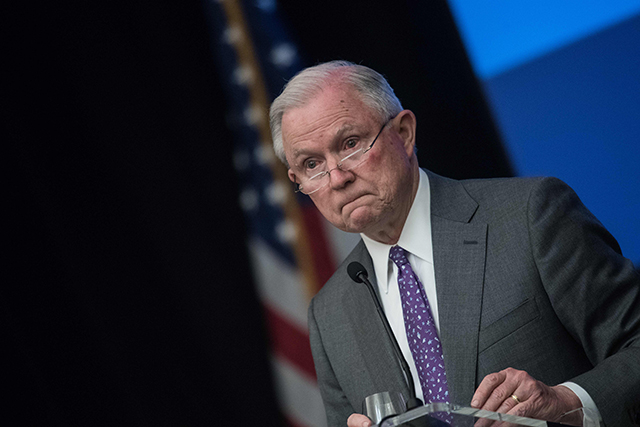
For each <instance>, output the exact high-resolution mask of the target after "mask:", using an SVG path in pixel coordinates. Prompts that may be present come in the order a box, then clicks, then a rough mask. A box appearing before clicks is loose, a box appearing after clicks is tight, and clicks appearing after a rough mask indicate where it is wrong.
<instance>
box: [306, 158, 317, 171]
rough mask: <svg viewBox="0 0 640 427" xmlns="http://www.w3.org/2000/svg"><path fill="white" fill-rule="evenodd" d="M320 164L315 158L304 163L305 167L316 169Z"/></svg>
mask: <svg viewBox="0 0 640 427" xmlns="http://www.w3.org/2000/svg"><path fill="white" fill-rule="evenodd" d="M316 166H318V163H317V162H316V161H315V160H307V162H306V163H305V164H304V167H305V169H310V170H311V169H315V168H316Z"/></svg>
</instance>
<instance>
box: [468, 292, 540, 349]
mask: <svg viewBox="0 0 640 427" xmlns="http://www.w3.org/2000/svg"><path fill="white" fill-rule="evenodd" d="M538 317H540V312H539V311H538V305H537V304H536V300H535V298H530V299H526V300H524V301H523V302H522V304H520V305H518V306H517V307H516V308H514V309H513V310H511V311H509V312H508V313H507V314H505V315H504V316H502V317H501V318H499V319H498V320H496V321H495V322H493V323H491V324H489V325H487V326H484V327H482V328H481V329H480V337H479V340H478V352H479V353H481V352H482V351H484V350H486V349H487V348H489V347H491V346H492V345H494V344H496V343H497V342H499V341H501V340H503V339H504V338H506V337H508V336H509V335H511V334H513V333H515V332H516V331H518V330H519V329H521V328H523V327H524V326H526V325H527V324H528V323H531V322H533V321H534V320H535V319H537V318H538Z"/></svg>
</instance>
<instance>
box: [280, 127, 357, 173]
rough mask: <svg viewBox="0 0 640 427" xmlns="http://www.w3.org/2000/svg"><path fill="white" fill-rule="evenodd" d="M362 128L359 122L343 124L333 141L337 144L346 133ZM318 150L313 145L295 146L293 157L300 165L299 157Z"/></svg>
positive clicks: (297, 164) (337, 130)
mask: <svg viewBox="0 0 640 427" xmlns="http://www.w3.org/2000/svg"><path fill="white" fill-rule="evenodd" d="M360 128H361V126H358V125H357V124H354V123H345V124H343V125H342V126H340V127H339V128H338V129H336V131H335V133H334V135H333V137H332V140H331V143H332V144H337V143H338V142H340V140H341V139H342V138H343V137H344V134H346V133H349V132H352V131H353V130H358V129H360ZM317 152H318V150H316V149H314V148H313V147H304V148H298V149H296V148H294V149H293V153H292V157H293V160H294V162H296V166H300V164H299V163H297V162H298V158H300V157H303V156H306V155H309V154H316V153H317Z"/></svg>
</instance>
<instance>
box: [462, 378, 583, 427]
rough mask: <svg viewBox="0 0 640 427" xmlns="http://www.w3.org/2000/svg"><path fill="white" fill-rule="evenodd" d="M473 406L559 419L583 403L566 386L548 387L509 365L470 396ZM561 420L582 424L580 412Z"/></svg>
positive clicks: (487, 379)
mask: <svg viewBox="0 0 640 427" xmlns="http://www.w3.org/2000/svg"><path fill="white" fill-rule="evenodd" d="M471 406H472V407H474V408H478V409H486V410H488V411H494V412H501V413H506V414H511V415H518V416H521V417H530V418H537V419H541V420H546V421H558V420H559V418H560V417H561V416H562V414H564V413H566V412H569V411H572V410H574V409H577V408H580V407H581V406H582V403H581V402H580V399H578V396H576V395H575V393H573V392H572V391H571V390H569V389H568V388H567V387H564V386H561V385H558V386H555V387H549V386H547V385H545V384H543V383H541V382H540V381H537V380H535V379H534V378H532V377H531V376H530V375H529V374H527V373H526V372H525V371H518V370H516V369H513V368H507V369H505V370H503V371H500V372H495V373H493V374H489V375H487V376H486V377H484V379H483V380H482V382H481V383H480V385H479V386H478V389H477V390H476V392H475V394H474V395H473V398H472V399H471ZM562 422H563V423H565V424H570V425H576V426H581V425H582V413H581V411H576V412H574V413H573V414H571V415H567V416H565V417H563V418H562Z"/></svg>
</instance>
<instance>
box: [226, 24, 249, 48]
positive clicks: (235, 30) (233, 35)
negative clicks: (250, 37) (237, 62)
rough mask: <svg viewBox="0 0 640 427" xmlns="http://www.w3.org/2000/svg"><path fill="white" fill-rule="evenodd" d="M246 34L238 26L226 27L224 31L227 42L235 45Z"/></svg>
mask: <svg viewBox="0 0 640 427" xmlns="http://www.w3.org/2000/svg"><path fill="white" fill-rule="evenodd" d="M243 36H244V34H243V33H242V29H240V27H238V26H229V27H227V28H225V30H224V32H223V33H222V38H223V40H224V41H225V43H227V44H231V45H235V44H237V43H240V41H241V40H242V38H243Z"/></svg>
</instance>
